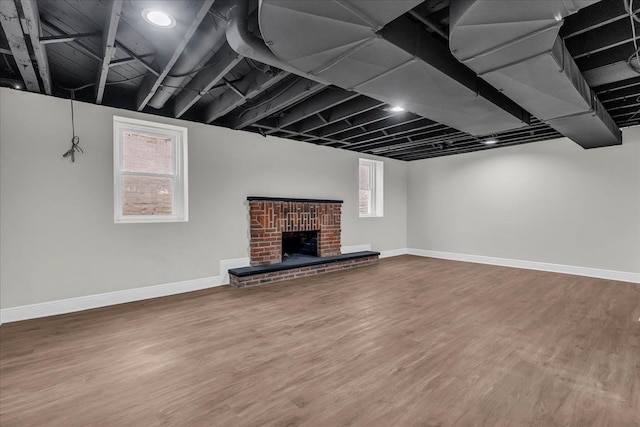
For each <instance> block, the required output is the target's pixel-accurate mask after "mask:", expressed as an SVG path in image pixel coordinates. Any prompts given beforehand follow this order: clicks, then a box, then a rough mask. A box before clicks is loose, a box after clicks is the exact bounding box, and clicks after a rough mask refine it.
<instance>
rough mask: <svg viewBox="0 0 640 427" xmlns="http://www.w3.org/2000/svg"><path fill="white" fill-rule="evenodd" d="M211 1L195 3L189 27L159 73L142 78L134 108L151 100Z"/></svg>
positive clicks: (142, 106) (140, 106)
mask: <svg viewBox="0 0 640 427" xmlns="http://www.w3.org/2000/svg"><path fill="white" fill-rule="evenodd" d="M213 1H214V0H203V1H201V2H198V3H197V4H198V5H199V6H200V7H199V8H198V10H197V12H196V13H195V15H194V16H193V18H192V19H191V20H190V21H189V22H190V24H189V27H188V28H187V30H186V31H185V33H184V34H183V35H182V37H181V38H180V41H179V42H178V45H177V46H176V48H175V49H174V51H173V54H172V55H171V57H170V58H169V59H168V60H167V61H166V63H165V64H163V66H162V71H161V72H160V75H158V76H145V78H144V80H142V83H141V84H140V88H139V89H138V96H137V101H136V108H137V109H138V111H142V109H144V107H146V105H147V104H148V103H149V100H151V98H152V97H153V95H155V93H156V91H157V90H158V89H159V88H160V86H161V85H162V82H163V81H164V79H165V77H167V75H168V74H169V72H170V71H171V68H173V66H174V65H175V63H176V62H177V61H178V58H180V55H182V52H184V50H185V48H186V47H187V43H189V40H191V37H193V35H194V34H195V32H196V30H197V29H198V27H199V26H200V23H201V22H202V20H203V19H204V18H205V17H206V16H207V14H208V13H209V9H211V5H212V4H213ZM132 56H133V55H132Z"/></svg>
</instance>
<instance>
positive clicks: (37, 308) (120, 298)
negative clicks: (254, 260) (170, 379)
mask: <svg viewBox="0 0 640 427" xmlns="http://www.w3.org/2000/svg"><path fill="white" fill-rule="evenodd" d="M367 250H371V245H370V244H367V245H354V246H343V247H342V252H343V253H349V252H359V251H367ZM407 254H409V255H417V256H423V257H430V258H440V259H449V260H454V261H465V262H474V263H479V264H490V265H500V266H503V267H515V268H524V269H527V270H540V271H550V272H554V273H564V274H574V275H578V276H588V277H596V278H599V279H608V280H618V281H621V282H631V283H640V274H638V273H631V272H626V271H614V270H604V269H599V268H589V267H578V266H573V265H560V264H550V263H545V262H536V261H523V260H514V259H508V258H496V257H488V256H481V255H469V254H459V253H453V252H442V251H432V250H426V249H412V248H401V249H391V250H387V251H381V252H380V258H389V257H394V256H399V255H407ZM248 265H249V258H235V259H227V260H221V261H220V275H218V276H212V277H205V278H201V279H193V280H185V281H181V282H174V283H166V284H162V285H154V286H145V287H142V288H135V289H126V290H122V291H116V292H108V293H103V294H97V295H87V296H83V297H77V298H69V299H64V300H58V301H49V302H43V303H38V304H30V305H23V306H19V307H11V308H5V309H2V310H0V325H1V324H3V323H9V322H17V321H20V320H28V319H36V318H39V317H46V316H55V315H58V314H65V313H72V312H76V311H83V310H89V309H92V308H99V307H106V306H110V305H115V304H123V303H127V302H133V301H140V300H145V299H151V298H158V297H164V296H169V295H176V294H181V293H185V292H192V291H198V290H201V289H208V288H213V287H216V286H221V285H226V284H228V283H229V273H228V270H229V269H230V268H236V267H245V266H248Z"/></svg>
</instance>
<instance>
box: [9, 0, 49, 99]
mask: <svg viewBox="0 0 640 427" xmlns="http://www.w3.org/2000/svg"><path fill="white" fill-rule="evenodd" d="M0 24H1V25H2V29H3V30H4V34H5V35H6V36H7V41H8V42H9V48H10V49H11V53H12V54H13V59H14V60H15V61H16V64H17V65H18V70H19V71H20V75H21V76H22V80H24V84H25V86H26V88H27V90H29V91H31V92H40V83H38V77H37V75H36V70H35V68H34V66H33V63H32V62H31V57H30V56H29V49H28V48H27V43H26V41H25V38H24V34H23V32H22V26H21V25H20V17H19V16H18V9H17V8H16V5H15V3H14V2H13V0H3V1H0Z"/></svg>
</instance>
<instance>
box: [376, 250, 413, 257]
mask: <svg viewBox="0 0 640 427" xmlns="http://www.w3.org/2000/svg"><path fill="white" fill-rule="evenodd" d="M408 253H409V249H407V248H401V249H391V250H388V251H380V258H389V257H392V256H400V255H407V254H408Z"/></svg>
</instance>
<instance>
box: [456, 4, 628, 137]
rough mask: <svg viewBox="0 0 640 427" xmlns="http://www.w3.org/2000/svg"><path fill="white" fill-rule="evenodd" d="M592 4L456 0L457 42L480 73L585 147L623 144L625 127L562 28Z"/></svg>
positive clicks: (461, 53)
mask: <svg viewBox="0 0 640 427" xmlns="http://www.w3.org/2000/svg"><path fill="white" fill-rule="evenodd" d="M515 3H517V4H515ZM589 4H593V2H592V1H586V0H579V1H578V0H548V1H536V0H527V1H519V2H503V1H495V0H453V1H452V2H451V27H450V48H451V50H452V52H453V54H454V55H455V56H456V57H457V58H458V59H459V60H460V61H461V62H463V63H464V64H466V65H467V66H469V67H470V68H471V69H473V70H474V71H475V72H476V73H478V75H479V76H480V77H482V78H483V79H484V80H486V81H487V82H489V83H490V84H491V85H493V86H494V87H495V88H497V89H498V90H500V91H501V92H502V93H504V94H505V95H507V96H508V97H509V98H511V99H512V100H514V101H515V102H517V103H518V104H519V105H521V106H522V107H524V108H525V109H527V110H528V111H529V112H530V113H532V114H533V115H534V116H536V117H537V118H539V119H540V120H542V121H543V122H545V123H546V124H548V125H549V126H551V127H552V128H554V129H555V130H557V131H558V132H560V133H562V134H563V135H565V136H567V137H568V138H570V139H572V140H573V141H575V142H576V143H578V144H580V145H581V146H582V147H584V148H594V147H603V146H609V145H618V144H621V142H622V135H621V132H620V129H618V127H617V125H616V124H615V123H614V121H613V119H612V118H611V116H609V114H608V113H607V111H606V110H605V109H604V107H603V106H602V104H601V103H600V101H599V100H598V99H597V98H596V96H595V94H594V93H593V91H592V90H591V88H590V87H589V85H588V84H587V82H586V80H585V79H584V77H583V76H582V74H581V73H580V70H578V67H577V66H576V63H575V61H574V60H573V58H572V57H571V55H570V54H569V52H568V51H567V48H566V47H565V45H564V42H563V41H562V39H561V38H560V37H559V35H558V32H559V29H560V26H561V25H562V19H563V18H564V17H565V16H566V15H568V14H570V13H574V12H576V11H577V10H579V9H580V8H581V7H584V6H587V5H589Z"/></svg>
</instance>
